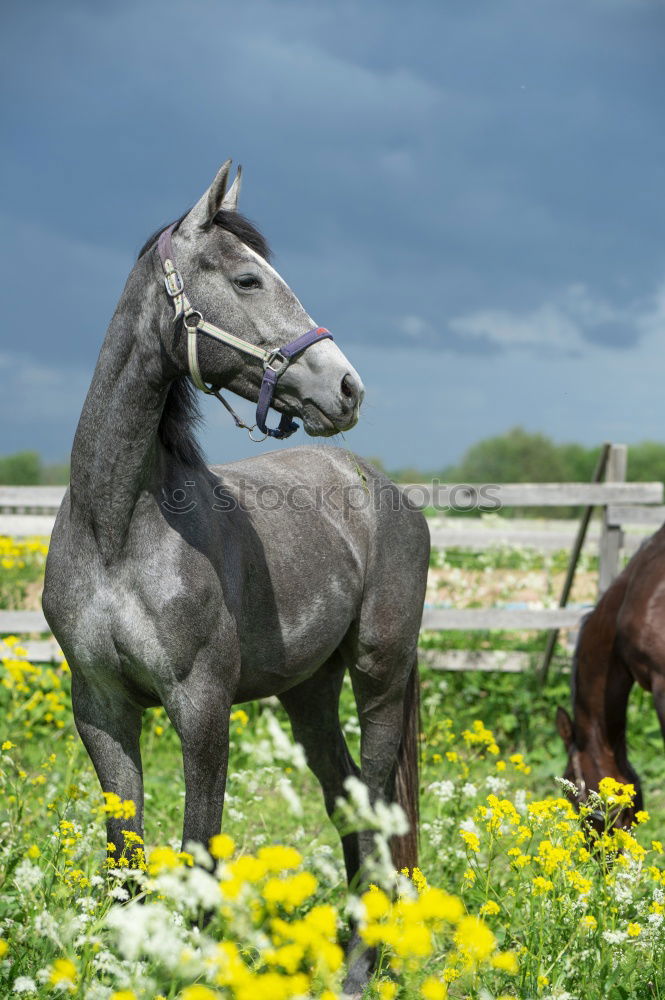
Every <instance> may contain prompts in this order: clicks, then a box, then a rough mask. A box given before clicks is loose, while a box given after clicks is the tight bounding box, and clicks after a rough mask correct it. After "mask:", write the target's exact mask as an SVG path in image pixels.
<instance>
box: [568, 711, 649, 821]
mask: <svg viewBox="0 0 665 1000" xmlns="http://www.w3.org/2000/svg"><path fill="white" fill-rule="evenodd" d="M556 728H557V731H558V733H559V736H560V737H561V739H562V740H563V744H564V746H565V748H566V753H567V754H568V764H567V766H566V770H565V773H564V775H563V777H564V779H565V780H566V781H569V782H570V783H571V785H574V786H575V789H576V791H575V792H572V791H571V792H570V795H569V798H570V800H571V802H572V803H573V804H574V805H575V806H576V807H579V806H581V805H585V804H586V803H587V801H588V799H589V793H590V792H597V791H598V786H599V784H600V782H601V781H602V779H603V778H614V780H615V781H618V782H620V783H621V784H622V785H633V787H634V788H635V796H634V798H633V802H632V805H630V806H623V807H619V808H617V809H616V812H615V813H614V814H613V815H612V816H611V823H610V825H611V826H617V827H623V828H626V827H630V826H632V825H633V824H634V822H635V813H637V812H638V811H639V810H640V809H641V808H642V790H641V786H640V779H639V777H638V775H637V772H636V771H635V770H634V769H633V768H632V767H631V765H630V764H629V762H628V758H627V757H626V756H625V754H623V755H621V756H622V758H623V759H621V760H618V759H617V756H616V755H615V752H614V750H613V749H612V747H611V746H610V745H609V744H607V743H605V742H604V741H602V740H598V739H590V738H588V734H587V733H585V732H582V731H580V727H578V726H576V725H575V723H574V722H573V720H572V719H571V717H570V715H569V714H568V712H567V711H566V710H565V708H561V707H559V708H557V710H556ZM588 821H589V824H590V825H591V826H592V828H593V829H595V830H597V831H598V832H599V833H602V831H603V830H604V829H605V826H606V823H605V816H604V814H603V813H602V812H601V811H600V810H594V811H592V812H590V813H589V815H588Z"/></svg>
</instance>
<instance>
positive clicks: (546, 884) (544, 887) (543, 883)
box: [531, 875, 554, 896]
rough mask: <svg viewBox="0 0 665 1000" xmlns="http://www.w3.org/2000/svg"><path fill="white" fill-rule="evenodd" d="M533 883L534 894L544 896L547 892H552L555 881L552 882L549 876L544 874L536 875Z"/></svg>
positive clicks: (532, 880)
mask: <svg viewBox="0 0 665 1000" xmlns="http://www.w3.org/2000/svg"><path fill="white" fill-rule="evenodd" d="M531 884H532V886H533V890H532V892H533V894H534V896H544V895H545V893H546V892H551V891H552V889H553V888H554V882H551V881H550V879H548V878H543V876H542V875H536V877H535V878H534V879H531Z"/></svg>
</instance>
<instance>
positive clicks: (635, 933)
mask: <svg viewBox="0 0 665 1000" xmlns="http://www.w3.org/2000/svg"><path fill="white" fill-rule="evenodd" d="M626 930H627V931H628V936H629V937H634V938H635V937H639V936H640V934H641V933H642V928H641V926H640V925H639V924H636V923H630V924H628V927H627V928H626Z"/></svg>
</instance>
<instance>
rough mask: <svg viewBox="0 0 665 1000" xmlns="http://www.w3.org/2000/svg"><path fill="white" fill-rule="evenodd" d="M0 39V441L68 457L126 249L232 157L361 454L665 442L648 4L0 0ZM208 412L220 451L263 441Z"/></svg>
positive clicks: (655, 13)
mask: <svg viewBox="0 0 665 1000" xmlns="http://www.w3.org/2000/svg"><path fill="white" fill-rule="evenodd" d="M0 46H1V49H2V51H1V59H0V74H1V76H2V88H3V100H2V103H1V104H0V117H1V119H2V122H1V125H2V135H3V137H4V140H5V148H4V152H3V156H2V159H1V160H0V174H1V184H0V219H1V221H2V239H1V240H0V253H1V255H2V260H1V261H0V267H1V273H2V276H3V285H4V300H5V303H6V308H5V318H4V322H3V325H2V329H3V336H2V343H1V346H0V426H1V427H2V439H1V441H0V452H2V453H7V452H9V451H14V450H18V449H23V448H31V449H37V450H39V451H41V453H42V454H43V456H44V457H45V458H46V459H47V460H58V459H62V458H65V457H66V456H67V455H68V452H69V448H70V444H71V439H72V436H73V432H74V429H75V426H76V421H77V419H78V414H79V411H80V408H81V405H82V402H83V398H84V395H85V392H86V390H87V386H88V384H89V381H90V378H91V374H92V370H93V367H94V364H95V361H96V357H97V353H98V350H99V346H100V344H101V341H102V338H103V335H104V332H105V328H106V325H107V323H108V321H109V318H110V316H111V313H112V311H113V309H114V307H115V303H116V301H117V298H118V296H119V293H120V291H121V289H122V286H123V284H124V281H125V278H126V276H127V273H128V271H129V269H130V268H131V265H132V261H133V258H134V257H135V255H136V252H137V250H138V249H139V247H140V246H141V244H142V243H143V241H144V239H145V238H146V236H147V235H148V234H149V233H150V232H152V231H153V230H154V229H155V228H157V226H159V225H160V224H162V223H165V222H167V221H169V220H170V219H172V218H174V217H175V216H177V215H179V214H180V213H181V212H182V211H183V210H184V209H185V208H186V207H187V206H188V205H190V204H191V203H192V202H193V201H194V200H195V199H196V198H197V197H198V196H199V195H200V193H201V192H202V191H203V190H204V188H205V187H206V186H207V185H208V183H209V182H210V180H211V179H212V177H213V176H214V173H215V171H216V169H217V167H218V166H219V164H220V163H221V161H222V160H224V159H225V158H226V157H228V156H232V157H233V158H234V160H235V161H236V162H238V161H239V162H241V163H242V164H243V166H244V169H245V184H244V188H243V201H242V205H241V207H242V209H243V210H244V211H245V213H246V214H248V215H249V216H250V218H252V219H254V220H255V221H256V222H257V223H258V224H259V226H260V228H262V229H263V230H264V232H265V233H266V235H267V236H268V238H269V240H270V242H271V243H272V245H273V247H274V249H275V252H276V266H277V267H278V269H279V270H280V272H281V273H282V274H283V275H284V277H285V278H286V280H287V281H288V282H289V284H291V286H292V287H293V289H294V290H295V291H296V293H297V294H298V296H299V297H300V298H301V299H302V300H303V302H304V304H305V305H306V307H307V309H308V311H309V312H310V313H311V314H312V315H313V316H314V317H315V319H316V321H317V322H319V323H321V324H323V325H325V326H328V327H329V328H330V329H331V330H333V331H334V333H335V335H336V339H337V341H338V343H339V344H340V346H341V347H342V349H343V350H344V351H345V352H346V353H347V354H348V356H349V357H350V359H351V360H352V361H353V363H354V364H355V366H356V368H358V370H359V371H360V373H361V375H362V377H363V379H364V381H365V383H366V386H367V397H366V404H365V406H364V412H363V417H362V419H361V422H360V424H359V425H358V427H357V428H356V429H355V430H354V431H352V432H351V433H350V434H348V435H347V437H346V442H347V444H348V445H349V446H350V447H352V448H354V449H355V450H356V451H358V452H360V453H361V454H364V455H375V456H380V457H381V458H383V459H384V461H386V463H387V464H388V465H389V466H392V467H395V466H398V465H406V464H414V465H417V466H420V467H423V468H429V469H436V468H437V467H439V466H441V465H443V464H445V463H447V462H450V461H453V460H455V459H456V458H457V457H458V456H459V455H460V454H461V453H462V452H463V450H464V449H465V448H466V447H467V446H468V445H469V444H470V443H472V442H474V441H476V440H477V439H479V438H481V437H483V436H487V435H489V434H494V433H499V432H500V431H502V430H505V429H507V428H509V427H511V426H513V425H515V424H518V423H519V424H522V425H524V426H526V427H527V428H529V429H532V430H541V431H544V432H546V433H548V434H550V435H552V436H553V437H554V438H555V439H556V440H560V441H562V440H579V441H582V442H584V443H594V442H598V441H601V440H603V439H612V440H615V441H628V442H632V441H637V440H643V439H645V438H653V439H658V440H665V391H664V388H663V387H664V385H665V127H664V123H665V59H664V58H663V52H664V51H665V4H664V3H663V2H661V0H431V2H428V0H415V2H414V3H411V4H404V3H403V2H402V3H397V2H392V0H362V2H361V0H356V2H352V0H318V2H316V3H314V2H311V0H310V2H306V0H243V2H241V3H228V2H225V0H188V2H187V3H182V2H178V0H154V2H153V0H131V2H130V0H113V2H112V3H110V4H102V3H97V2H91V0H88V2H86V0H59V2H58V3H48V2H46V0H25V2H22V3H19V2H18V0H7V2H6V3H5V4H4V5H3V32H2V41H1V42H0ZM204 407H205V412H206V416H207V428H206V430H205V432H204V442H205V445H206V448H207V452H208V455H209V457H210V459H211V460H215V461H222V460H224V459H234V458H239V457H242V456H243V455H246V454H248V453H249V452H250V448H255V446H251V445H250V444H249V443H248V441H247V439H246V437H245V436H244V435H243V434H240V432H238V431H235V430H234V429H233V428H232V425H231V423H230V420H229V419H228V417H226V416H225V414H224V412H223V411H222V408H221V407H219V405H218V404H217V403H216V402H215V401H214V400H213V401H208V400H206V401H205V402H204ZM302 437H303V436H302V433H301V435H300V436H299V440H302ZM264 447H265V446H264Z"/></svg>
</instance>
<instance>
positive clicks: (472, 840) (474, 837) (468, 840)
mask: <svg viewBox="0 0 665 1000" xmlns="http://www.w3.org/2000/svg"><path fill="white" fill-rule="evenodd" d="M459 835H460V837H461V838H462V840H463V841H464V843H465V844H466V846H467V848H468V849H469V850H470V851H475V852H476V854H477V853H478V851H479V850H480V839H479V837H478V834H477V833H473V831H472V830H460V832H459Z"/></svg>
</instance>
